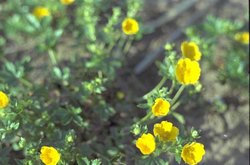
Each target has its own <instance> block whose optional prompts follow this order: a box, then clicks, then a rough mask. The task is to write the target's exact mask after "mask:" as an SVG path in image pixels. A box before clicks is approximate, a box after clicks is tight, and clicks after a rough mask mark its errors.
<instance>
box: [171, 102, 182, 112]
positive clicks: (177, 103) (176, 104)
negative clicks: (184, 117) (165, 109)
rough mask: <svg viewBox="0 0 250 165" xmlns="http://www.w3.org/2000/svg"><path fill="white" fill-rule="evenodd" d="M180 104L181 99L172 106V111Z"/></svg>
mask: <svg viewBox="0 0 250 165" xmlns="http://www.w3.org/2000/svg"><path fill="white" fill-rule="evenodd" d="M179 105H181V101H180V100H179V101H177V102H176V103H175V104H174V105H173V106H172V107H171V111H174V110H175V109H176V108H177V107H178V106H179Z"/></svg>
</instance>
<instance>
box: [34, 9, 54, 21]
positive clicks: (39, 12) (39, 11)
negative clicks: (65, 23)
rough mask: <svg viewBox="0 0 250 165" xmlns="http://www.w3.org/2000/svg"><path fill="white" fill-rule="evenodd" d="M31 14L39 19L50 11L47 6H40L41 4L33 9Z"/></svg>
mask: <svg viewBox="0 0 250 165" xmlns="http://www.w3.org/2000/svg"><path fill="white" fill-rule="evenodd" d="M32 14H33V15H34V16H35V17H36V18H37V19H41V18H43V17H45V16H49V15H50V12H49V10H48V9H47V8H45V7H42V6H37V7H35V8H34V9H33V11H32Z"/></svg>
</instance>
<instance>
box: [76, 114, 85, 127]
mask: <svg viewBox="0 0 250 165" xmlns="http://www.w3.org/2000/svg"><path fill="white" fill-rule="evenodd" d="M74 122H75V123H76V124H77V125H79V126H83V125H84V123H83V119H82V117H81V116H79V115H74Z"/></svg>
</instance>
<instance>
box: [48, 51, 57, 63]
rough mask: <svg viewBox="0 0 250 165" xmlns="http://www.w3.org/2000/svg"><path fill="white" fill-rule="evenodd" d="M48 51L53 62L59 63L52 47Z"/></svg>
mask: <svg viewBox="0 0 250 165" xmlns="http://www.w3.org/2000/svg"><path fill="white" fill-rule="evenodd" d="M48 53H49V56H50V59H51V61H52V64H53V65H57V60H56V57H55V53H54V51H53V50H52V49H49V50H48Z"/></svg>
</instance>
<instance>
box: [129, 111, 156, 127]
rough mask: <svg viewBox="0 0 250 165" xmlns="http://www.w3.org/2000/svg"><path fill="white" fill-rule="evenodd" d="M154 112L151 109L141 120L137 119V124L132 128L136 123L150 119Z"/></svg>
mask: <svg viewBox="0 0 250 165" xmlns="http://www.w3.org/2000/svg"><path fill="white" fill-rule="evenodd" d="M152 115H153V113H152V111H150V112H149V113H148V114H147V115H146V116H144V117H143V118H142V119H141V120H139V121H137V122H136V123H135V124H133V125H132V127H131V128H134V127H135V126H136V125H139V124H142V123H144V122H145V121H147V120H148V119H150V118H151V117H152Z"/></svg>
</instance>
